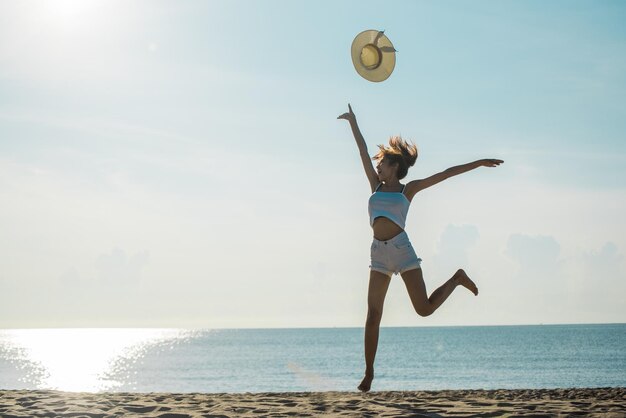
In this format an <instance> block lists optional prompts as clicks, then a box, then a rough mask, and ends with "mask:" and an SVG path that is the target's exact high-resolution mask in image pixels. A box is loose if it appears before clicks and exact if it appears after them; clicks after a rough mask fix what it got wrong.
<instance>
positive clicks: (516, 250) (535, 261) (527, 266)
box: [505, 234, 561, 279]
mask: <svg viewBox="0 0 626 418" xmlns="http://www.w3.org/2000/svg"><path fill="white" fill-rule="evenodd" d="M560 252H561V245H560V244H559V243H558V242H557V241H556V239H554V238H553V237H551V236H545V235H537V236H530V235H523V234H513V235H511V236H510V237H509V239H508V242H507V245H506V250H505V254H506V255H508V256H509V257H511V258H512V259H514V260H515V261H517V262H518V263H519V265H520V275H521V276H523V277H524V278H525V279H526V278H529V279H531V278H537V277H544V276H546V275H553V274H555V273H556V272H557V270H558V258H559V254H560Z"/></svg>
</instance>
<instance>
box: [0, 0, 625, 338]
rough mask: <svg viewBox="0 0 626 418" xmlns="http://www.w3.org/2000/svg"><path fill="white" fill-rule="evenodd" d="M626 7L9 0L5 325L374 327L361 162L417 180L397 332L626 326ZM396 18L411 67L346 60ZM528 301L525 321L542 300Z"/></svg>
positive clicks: (2, 147)
mask: <svg viewBox="0 0 626 418" xmlns="http://www.w3.org/2000/svg"><path fill="white" fill-rule="evenodd" d="M625 18H626V6H624V3H623V2H617V1H615V2H603V1H593V2H591V1H586V2H573V1H568V2H557V1H550V2H534V1H524V2H521V1H517V2H511V1H503V2H460V1H458V2H408V1H407V2H389V3H385V7H382V6H381V4H380V2H356V1H346V2H287V1H285V2H280V1H258V2H238V1H234V2H226V1H209V2H200V1H189V2H184V3H180V2H145V1H137V2H132V3H128V2H122V1H106V2H105V1H73V0H66V1H57V2H43V1H21V2H10V1H0V196H1V200H2V202H3V203H2V205H0V229H1V230H2V231H3V232H4V233H3V234H1V235H2V236H1V238H0V252H1V253H2V254H4V256H3V257H2V259H0V326H2V327H30V326H190V327H191V326H192V327H212V326H216V327H256V326H268V327H273V326H360V325H361V324H362V322H363V319H364V314H365V308H366V306H365V300H366V299H365V296H366V291H367V278H368V269H367V265H368V248H369V241H370V239H371V231H370V229H369V227H368V221H367V212H366V210H367V208H366V204H367V197H368V194H369V190H368V184H367V181H366V178H365V176H364V174H363V172H362V168H361V167H360V161H359V159H358V154H357V150H356V147H355V145H354V140H353V139H352V137H351V134H350V131H349V128H348V127H347V126H346V124H345V123H343V122H342V121H337V120H336V119H335V118H336V116H337V115H338V114H340V113H342V112H344V111H345V110H346V105H347V103H348V102H350V103H352V105H353V108H354V110H355V112H356V114H357V117H358V120H359V123H360V125H361V128H362V131H363V133H364V135H365V138H366V140H367V142H368V145H369V149H370V151H372V153H373V151H374V149H375V145H376V144H379V143H382V142H385V141H386V139H387V138H388V137H389V136H390V135H394V134H402V135H403V136H404V137H406V138H409V139H412V140H413V141H415V142H416V144H417V145H418V147H419V150H420V158H419V159H418V162H417V164H416V166H415V167H414V168H413V169H412V170H411V171H410V172H409V176H408V179H413V178H420V177H424V176H427V175H430V174H432V173H433V172H436V171H439V170H443V169H445V168H447V167H449V166H451V165H456V164H460V163H464V162H469V161H472V160H475V159H478V158H484V157H496V158H502V159H504V160H505V161H506V163H505V164H504V165H503V166H501V167H499V168H498V169H492V170H487V169H483V170H478V171H475V172H472V173H469V174H466V175H464V176H462V177H459V178H455V179H452V180H450V181H449V182H446V183H444V184H442V185H440V186H437V187H436V188H434V189H432V190H428V191H426V192H424V193H423V195H422V196H418V198H417V199H416V200H414V202H413V204H412V208H411V212H410V214H409V222H408V225H407V232H408V233H409V235H410V236H411V237H412V240H413V242H414V245H415V247H416V248H417V250H418V253H419V255H420V257H422V258H423V259H424V266H423V268H424V275H425V277H426V283H427V287H428V288H429V289H430V290H434V288H435V287H436V286H437V285H438V284H439V283H441V282H442V281H444V280H445V279H447V278H448V277H449V275H450V274H451V273H452V272H454V271H455V269H456V268H458V267H464V268H466V270H467V271H468V272H469V273H470V274H471V275H472V276H473V277H474V278H476V281H477V282H478V284H479V287H480V288H481V295H480V297H479V298H478V299H476V298H471V297H469V296H468V295H464V294H462V293H460V292H457V293H458V294H456V293H455V295H454V296H453V297H452V299H451V301H450V302H447V303H446V305H445V306H444V308H442V309H441V311H440V312H438V314H437V315H435V316H433V317H430V318H427V319H426V320H424V319H420V318H417V317H416V316H415V314H414V313H413V312H412V311H411V308H410V303H409V301H408V297H407V295H406V291H405V289H404V288H403V284H402V283H401V280H400V279H399V278H397V280H396V278H394V281H393V282H392V286H391V289H390V293H389V295H388V301H387V304H386V308H385V309H386V313H385V317H384V318H383V325H466V324H467V325H471V324H501V323H511V324H515V323H553V322H624V321H625V320H626V309H625V308H624V305H623V303H622V300H623V296H624V294H626V284H625V283H626V281H625V280H624V279H626V265H625V262H624V248H626V238H625V237H626V225H625V223H624V221H623V213H625V212H626V180H625V179H626V140H625V139H626V138H625V134H626V106H625V105H624V97H626V94H625V93H626V53H625V52H626V27H625V26H624V25H623V22H624V21H625V20H626V19H625ZM365 29H384V30H385V31H386V33H387V35H388V36H389V38H390V39H391V40H392V42H394V45H395V47H396V49H397V50H398V54H397V64H396V69H395V71H394V73H393V74H392V76H391V77H390V78H389V79H388V80H387V81H385V82H383V83H369V82H367V81H365V80H364V79H362V78H360V77H359V76H358V75H357V74H356V72H355V71H354V69H353V67H352V63H351V59H350V55H349V48H350V44H351V42H352V39H353V38H354V36H355V35H356V34H358V33H359V32H361V31H362V30H365ZM529 306H532V307H533V309H532V310H530V311H529Z"/></svg>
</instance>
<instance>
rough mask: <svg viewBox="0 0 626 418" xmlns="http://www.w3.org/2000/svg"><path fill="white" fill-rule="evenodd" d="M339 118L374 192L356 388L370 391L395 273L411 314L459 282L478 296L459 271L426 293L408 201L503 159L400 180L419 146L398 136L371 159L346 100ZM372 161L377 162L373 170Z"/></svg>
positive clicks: (428, 309)
mask: <svg viewBox="0 0 626 418" xmlns="http://www.w3.org/2000/svg"><path fill="white" fill-rule="evenodd" d="M337 119H345V120H347V121H348V122H350V127H351V128H352V134H353V135H354V139H355V140H356V144H357V146H358V148H359V153H360V154H361V161H362V162H363V168H364V169H365V174H366V175H367V179H368V180H369V182H370V187H371V190H372V195H371V197H370V199H369V207H368V210H369V215H370V225H371V227H372V229H373V231H374V240H373V242H372V247H371V263H370V280H369V289H368V294H367V320H366V322H365V377H363V381H361V384H360V385H359V387H358V388H359V390H361V391H363V392H367V391H369V390H370V388H371V385H372V380H373V379H374V358H375V357H376V348H377V347H378V331H379V328H380V320H381V318H382V314H383V304H384V302H385V295H386V294H387V288H388V287H389V282H390V281H391V276H392V275H393V274H394V273H399V274H400V276H402V280H403V281H404V284H405V285H406V289H407V291H408V292H409V297H410V298H411V303H412V304H413V308H415V312H417V314H418V315H420V316H428V315H430V314H432V313H433V312H434V311H435V310H436V309H437V308H439V306H441V304H442V303H443V302H444V301H445V300H446V299H447V298H448V296H450V294H451V293H452V291H453V290H454V289H456V287H457V286H459V285H460V286H463V287H465V288H466V289H468V290H469V291H470V292H472V293H473V294H474V295H478V288H477V287H476V284H475V283H474V282H473V281H472V280H471V279H470V278H469V277H468V275H467V274H466V273H465V271H463V270H462V269H459V270H457V272H456V273H454V275H453V276H452V277H451V278H450V279H449V280H448V281H446V282H445V283H444V284H443V285H441V286H440V287H439V288H438V289H436V290H435V291H434V292H433V293H432V294H431V295H430V297H429V296H428V295H427V294H426V286H425V285H424V278H423V276H422V269H421V267H420V262H421V261H422V260H421V259H420V258H418V257H417V255H416V254H415V251H414V250H413V247H412V246H411V242H410V241H409V237H408V235H407V234H406V232H405V231H404V226H405V222H406V215H407V213H408V211H409V205H410V204H411V200H412V199H413V197H415V195H416V194H417V192H419V191H420V190H424V189H426V188H428V187H431V186H434V185H435V184H437V183H440V182H442V181H443V180H446V179H448V178H450V177H453V176H456V175H459V174H461V173H465V172H467V171H470V170H473V169H475V168H478V167H496V166H498V165H500V164H502V163H503V161H502V160H496V159H485V160H478V161H474V162H472V163H468V164H463V165H459V166H456V167H450V168H448V169H447V170H445V171H442V172H441V173H437V174H434V175H432V176H430V177H427V178H425V179H421V180H413V181H410V182H408V183H406V184H404V185H403V184H401V183H400V180H402V179H403V178H404V177H405V176H406V175H407V172H408V170H409V167H411V166H413V164H415V160H416V159H417V148H416V146H415V145H413V144H409V143H407V142H406V141H404V140H403V139H402V138H400V137H392V138H390V139H389V146H383V145H379V146H378V147H379V152H378V153H377V154H376V155H375V156H374V157H373V158H372V159H370V156H369V154H368V152H367V145H366V144H365V139H364V138H363V135H362V134H361V131H360V130H359V126H358V124H357V122H356V116H355V115H354V112H352V107H351V106H350V105H349V104H348V112H347V113H344V114H343V115H340V116H339V117H338V118H337ZM372 160H374V161H377V165H376V169H374V165H373V163H372Z"/></svg>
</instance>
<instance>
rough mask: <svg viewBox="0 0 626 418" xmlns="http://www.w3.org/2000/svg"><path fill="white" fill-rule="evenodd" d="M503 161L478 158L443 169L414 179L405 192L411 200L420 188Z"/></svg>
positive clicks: (495, 165)
mask: <svg viewBox="0 0 626 418" xmlns="http://www.w3.org/2000/svg"><path fill="white" fill-rule="evenodd" d="M503 162H504V161H502V160H498V159H495V158H486V159H484V160H478V161H474V162H472V163H467V164H463V165H457V166H454V167H450V168H448V169H447V170H444V171H442V172H441V173H437V174H433V175H432V176H430V177H427V178H425V179H421V180H413V181H411V182H409V183H408V184H407V185H406V189H405V192H404V194H405V195H406V196H407V198H408V199H409V200H411V199H412V198H413V196H415V194H416V193H417V192H419V191H420V190H424V189H426V188H428V187H431V186H434V185H435V184H437V183H440V182H442V181H444V180H446V179H449V178H450V177H454V176H458V175H459V174H463V173H466V172H468V171H470V170H474V169H476V168H478V167H497V166H499V165H500V164H502V163H503Z"/></svg>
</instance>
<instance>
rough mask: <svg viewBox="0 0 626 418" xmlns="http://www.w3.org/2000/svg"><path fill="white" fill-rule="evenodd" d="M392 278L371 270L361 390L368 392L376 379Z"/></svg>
mask: <svg viewBox="0 0 626 418" xmlns="http://www.w3.org/2000/svg"><path fill="white" fill-rule="evenodd" d="M390 281H391V276H387V275H386V274H383V273H380V272H378V271H374V270H370V284H369V289H368V292H367V320H366V321H365V377H364V378H363V381H362V382H361V384H360V385H359V390H361V391H363V392H367V391H368V390H370V387H371V386H372V380H373V379H374V358H376V348H377V347H378V331H379V329H380V319H381V318H382V316H383V304H384V303H385V295H386V294H387V289H388V288H389V282H390Z"/></svg>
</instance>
